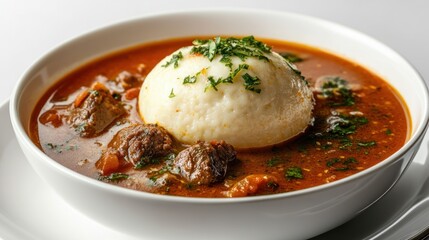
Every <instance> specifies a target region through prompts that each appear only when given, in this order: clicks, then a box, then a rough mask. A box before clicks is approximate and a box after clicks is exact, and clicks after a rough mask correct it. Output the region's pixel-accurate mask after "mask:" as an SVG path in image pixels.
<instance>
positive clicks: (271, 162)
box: [267, 156, 282, 167]
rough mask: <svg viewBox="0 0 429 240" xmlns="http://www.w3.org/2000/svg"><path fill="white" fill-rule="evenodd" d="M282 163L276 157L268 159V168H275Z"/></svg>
mask: <svg viewBox="0 0 429 240" xmlns="http://www.w3.org/2000/svg"><path fill="white" fill-rule="evenodd" d="M281 162H282V160H281V158H280V157H277V156H274V157H272V158H270V159H268V161H267V166H268V167H274V166H277V165H278V164H279V163H281Z"/></svg>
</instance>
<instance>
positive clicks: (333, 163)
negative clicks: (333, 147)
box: [326, 157, 358, 171]
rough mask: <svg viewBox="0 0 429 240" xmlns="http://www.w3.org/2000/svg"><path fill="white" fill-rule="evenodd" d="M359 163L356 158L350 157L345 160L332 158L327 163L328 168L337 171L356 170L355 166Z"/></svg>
mask: <svg viewBox="0 0 429 240" xmlns="http://www.w3.org/2000/svg"><path fill="white" fill-rule="evenodd" d="M357 163H358V161H357V160H356V158H354V157H349V158H346V159H344V160H341V159H339V158H332V159H330V160H328V161H327V162H326V166H327V167H330V168H331V167H332V168H334V170H335V171H347V170H352V169H354V165H355V164H357Z"/></svg>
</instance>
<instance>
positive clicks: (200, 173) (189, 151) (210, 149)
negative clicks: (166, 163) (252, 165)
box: [173, 141, 236, 184]
mask: <svg viewBox="0 0 429 240" xmlns="http://www.w3.org/2000/svg"><path fill="white" fill-rule="evenodd" d="M235 158H236V151H235V150H234V147H233V146H231V145H229V144H227V143H225V142H223V141H222V142H217V143H206V142H198V143H197V144H195V145H193V146H190V147H188V148H186V149H184V150H183V151H181V152H180V153H179V154H178V155H177V156H176V158H175V159H174V161H173V169H174V171H175V172H177V173H178V174H180V175H181V176H182V177H184V178H185V179H186V180H187V181H188V182H189V183H195V184H212V183H216V182H220V181H222V180H223V179H224V178H225V174H226V171H227V166H228V163H229V162H231V161H234V160H235Z"/></svg>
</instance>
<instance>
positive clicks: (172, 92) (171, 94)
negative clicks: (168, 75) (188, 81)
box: [168, 88, 176, 98]
mask: <svg viewBox="0 0 429 240" xmlns="http://www.w3.org/2000/svg"><path fill="white" fill-rule="evenodd" d="M173 90H174V89H173V88H172V89H171V92H170V95H168V97H169V98H174V97H175V96H176V94H174V91H173Z"/></svg>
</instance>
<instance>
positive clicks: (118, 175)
mask: <svg viewBox="0 0 429 240" xmlns="http://www.w3.org/2000/svg"><path fill="white" fill-rule="evenodd" d="M128 177H129V175H128V174H125V173H111V174H110V175H109V176H99V177H98V180H100V181H108V182H118V181H121V180H124V179H127V178H128Z"/></svg>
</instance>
